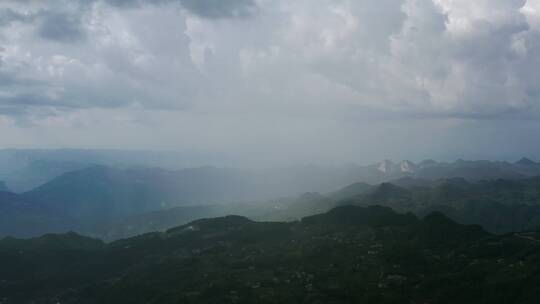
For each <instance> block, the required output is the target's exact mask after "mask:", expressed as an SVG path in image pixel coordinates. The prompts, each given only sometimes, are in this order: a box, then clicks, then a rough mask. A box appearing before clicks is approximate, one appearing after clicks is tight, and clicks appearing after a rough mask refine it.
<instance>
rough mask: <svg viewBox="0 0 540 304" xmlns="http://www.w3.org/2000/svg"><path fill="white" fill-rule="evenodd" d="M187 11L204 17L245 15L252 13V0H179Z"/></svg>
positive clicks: (253, 5) (253, 8) (254, 7)
mask: <svg viewBox="0 0 540 304" xmlns="http://www.w3.org/2000/svg"><path fill="white" fill-rule="evenodd" d="M181 3H182V5H183V6H184V7H185V8H186V9H188V10H189V11H191V12H193V13H194V14H197V15H199V16H201V17H206V18H231V17H246V16H250V15H251V14H253V12H254V11H255V9H256V4H255V3H254V2H253V0H181Z"/></svg>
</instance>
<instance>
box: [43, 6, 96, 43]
mask: <svg viewBox="0 0 540 304" xmlns="http://www.w3.org/2000/svg"><path fill="white" fill-rule="evenodd" d="M40 17H41V18H40V19H41V24H40V25H39V28H38V33H39V35H40V36H41V37H42V38H45V39H48V40H53V41H58V42H77V41H81V40H84V38H85V37H86V34H85V32H84V29H83V28H82V25H81V20H80V17H79V16H74V15H69V14H67V13H56V12H42V13H41V14H40Z"/></svg>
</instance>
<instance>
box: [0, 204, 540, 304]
mask: <svg viewBox="0 0 540 304" xmlns="http://www.w3.org/2000/svg"><path fill="white" fill-rule="evenodd" d="M537 237H538V234H537V233H528V234H516V235H505V236H492V235H489V234H488V233H486V232H484V231H483V230H482V229H481V228H479V227H478V226H462V225H459V224H456V223H455V222H453V221H452V220H450V219H448V218H446V217H445V216H443V215H442V214H439V213H434V214H431V215H429V216H427V217H426V218H425V219H423V220H420V219H418V218H416V217H415V216H414V215H411V214H398V213H395V212H393V211H392V210H391V209H388V208H384V207H369V208H361V207H352V206H344V207H340V208H337V209H333V210H332V211H330V212H328V213H326V214H322V215H316V216H312V217H308V218H305V219H303V220H302V221H300V222H293V223H277V222H276V223H270V222H253V221H251V220H249V219H247V218H244V217H240V216H227V217H222V218H215V219H205V220H197V221H194V222H191V223H190V224H187V225H184V226H180V227H177V228H174V229H170V230H168V231H167V232H164V233H150V234H146V235H142V236H139V237H134V238H130V239H125V240H120V241H116V242H113V243H110V244H104V243H102V242H100V241H96V240H92V239H89V238H86V237H82V236H79V235H76V234H73V233H70V234H67V235H47V236H44V237H41V238H36V239H30V240H15V239H11V238H9V239H4V240H2V241H0V295H1V296H0V301H1V302H2V303H4V304H9V303H17V304H24V303H88V304H91V303H165V304H167V303H474V304H477V303H538V301H539V300H540V290H538V288H537V287H538V286H539V285H538V284H540V241H538V239H537Z"/></svg>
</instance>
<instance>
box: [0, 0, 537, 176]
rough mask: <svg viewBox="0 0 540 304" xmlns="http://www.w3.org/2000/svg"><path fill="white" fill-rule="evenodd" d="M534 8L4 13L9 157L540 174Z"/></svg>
mask: <svg viewBox="0 0 540 304" xmlns="http://www.w3.org/2000/svg"><path fill="white" fill-rule="evenodd" d="M539 98H540V0H475V1H470V0H377V1H372V0H292V1H291V0H131V1H130V0H70V1H67V0H66V1H60V0H58V1H55V0H51V1H32V0H17V1H10V0H2V1H1V2H0V148H10V147H17V148H108V149H150V150H167V151H198V152H200V153H212V154H215V155H218V156H222V157H223V159H228V160H230V161H231V162H234V163H240V164H242V163H245V164H268V165H277V164H290V163H345V162H358V163H368V162H372V161H376V160H381V159H384V158H390V159H395V160H400V159H411V160H421V159H425V158H433V159H439V160H451V159H457V158H466V159H479V158H489V159H505V160H513V159H517V158H520V157H521V156H529V157H531V158H533V159H537V160H540V140H539V138H540V136H538V134H539V131H540V120H539V118H540V100H539Z"/></svg>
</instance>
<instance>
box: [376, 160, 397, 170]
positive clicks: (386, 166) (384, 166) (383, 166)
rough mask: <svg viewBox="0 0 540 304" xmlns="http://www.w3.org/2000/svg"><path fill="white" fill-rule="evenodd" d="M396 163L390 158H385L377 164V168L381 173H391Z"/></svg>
mask: <svg viewBox="0 0 540 304" xmlns="http://www.w3.org/2000/svg"><path fill="white" fill-rule="evenodd" d="M395 166H396V164H394V162H392V161H391V160H388V159H385V160H383V161H382V162H380V163H379V164H378V165H377V170H379V171H381V172H383V173H392V172H393V171H394V167H395Z"/></svg>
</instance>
